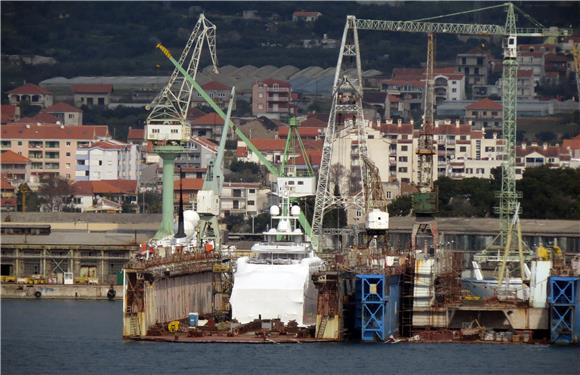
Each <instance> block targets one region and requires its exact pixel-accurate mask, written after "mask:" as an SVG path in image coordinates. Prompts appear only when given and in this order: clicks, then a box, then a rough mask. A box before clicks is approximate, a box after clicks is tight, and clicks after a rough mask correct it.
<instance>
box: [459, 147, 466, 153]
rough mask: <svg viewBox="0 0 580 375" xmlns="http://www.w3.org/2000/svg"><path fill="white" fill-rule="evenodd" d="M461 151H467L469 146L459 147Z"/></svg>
mask: <svg viewBox="0 0 580 375" xmlns="http://www.w3.org/2000/svg"><path fill="white" fill-rule="evenodd" d="M459 152H467V147H465V146H461V147H459Z"/></svg>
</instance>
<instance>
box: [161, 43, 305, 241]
mask: <svg viewBox="0 0 580 375" xmlns="http://www.w3.org/2000/svg"><path fill="white" fill-rule="evenodd" d="M157 48H159V50H160V51H161V52H162V53H163V54H164V55H165V56H166V57H167V58H168V59H169V61H171V63H172V64H173V65H174V66H175V69H176V70H177V71H178V72H179V73H180V74H181V75H182V76H183V78H184V79H185V80H186V81H187V82H189V84H190V85H191V86H192V88H193V89H194V90H195V91H197V93H198V94H199V95H200V96H201V97H202V98H203V99H204V100H205V101H206V102H207V103H208V104H209V105H210V107H211V108H212V109H213V110H214V111H215V112H216V113H217V114H218V115H219V116H220V117H221V118H223V119H224V121H225V122H226V123H227V124H228V127H229V128H231V129H233V131H234V132H235V134H236V135H237V136H238V137H239V138H240V139H241V140H242V142H244V144H246V146H248V148H249V149H250V151H251V152H252V153H253V154H254V155H256V156H257V157H258V159H259V160H260V163H261V164H263V165H264V166H265V167H266V169H268V171H269V172H270V173H271V174H272V175H273V176H275V177H281V176H282V177H283V176H286V175H287V172H286V169H287V168H286V167H287V165H288V164H287V156H286V162H285V163H283V164H282V165H281V167H280V168H276V166H275V165H274V164H272V163H271V162H270V161H269V160H268V159H267V158H266V157H265V156H264V155H263V154H262V153H261V152H260V150H258V148H257V147H256V146H255V145H254V144H253V143H252V141H251V140H250V139H249V138H248V137H247V136H246V135H245V134H244V132H242V130H241V129H240V128H239V127H237V126H236V125H235V124H234V123H233V122H232V121H231V119H229V117H228V116H227V115H226V114H225V113H224V112H223V110H222V109H221V108H220V107H219V106H218V105H217V104H216V102H215V101H214V100H213V99H212V98H211V97H210V96H209V95H208V94H207V93H206V92H205V90H204V89H203V88H202V87H201V86H200V85H199V84H198V83H197V82H196V81H195V79H194V78H193V77H192V76H191V75H190V74H189V73H188V72H187V71H186V70H185V69H184V68H183V66H182V65H181V64H179V62H178V61H176V60H175V59H174V58H173V56H172V55H171V53H170V52H169V50H168V49H167V48H165V47H164V46H163V45H162V44H161V43H158V44H157ZM292 125H293V126H292ZM292 127H294V128H296V123H295V122H294V123H292V122H291V128H292ZM291 133H294V132H289V134H288V139H287V141H286V150H289V149H290V147H291V145H290V144H291V142H295V140H293V138H292V137H295V136H297V137H298V138H299V139H300V135H299V134H298V132H297V130H296V134H295V135H293V136H292V137H291ZM226 134H227V133H222V139H225V137H226ZM220 142H221V140H220ZM299 143H300V145H301V150H302V153H303V157H304V158H305V161H306V163H307V165H310V161H309V159H308V154H307V153H306V151H305V149H304V145H303V143H302V141H301V140H299ZM285 154H286V152H285ZM307 177H311V178H315V177H314V176H313V171H312V169H311V167H310V169H309V172H307ZM298 221H299V222H300V225H302V227H303V228H304V232H305V234H306V235H307V236H311V233H312V228H311V226H310V223H309V221H308V219H307V218H306V216H305V215H304V212H303V210H301V212H300V216H298Z"/></svg>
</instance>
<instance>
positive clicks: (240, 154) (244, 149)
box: [236, 147, 248, 158]
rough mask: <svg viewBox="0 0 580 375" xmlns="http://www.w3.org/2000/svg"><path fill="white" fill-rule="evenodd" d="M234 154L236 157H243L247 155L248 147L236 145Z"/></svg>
mask: <svg viewBox="0 0 580 375" xmlns="http://www.w3.org/2000/svg"><path fill="white" fill-rule="evenodd" d="M236 156H237V157H238V158H245V157H246V156H248V148H247V147H238V148H237V149H236Z"/></svg>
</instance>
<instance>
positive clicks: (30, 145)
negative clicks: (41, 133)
mask: <svg viewBox="0 0 580 375" xmlns="http://www.w3.org/2000/svg"><path fill="white" fill-rule="evenodd" d="M42 147H43V144H42V141H30V142H28V148H42Z"/></svg>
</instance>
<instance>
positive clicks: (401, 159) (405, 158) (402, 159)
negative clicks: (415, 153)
mask: <svg viewBox="0 0 580 375" xmlns="http://www.w3.org/2000/svg"><path fill="white" fill-rule="evenodd" d="M399 161H400V162H401V163H406V162H408V161H409V158H407V157H406V156H399Z"/></svg>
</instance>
